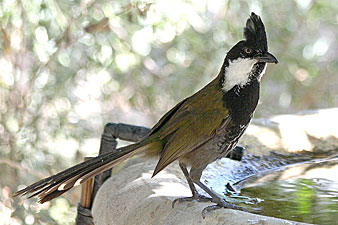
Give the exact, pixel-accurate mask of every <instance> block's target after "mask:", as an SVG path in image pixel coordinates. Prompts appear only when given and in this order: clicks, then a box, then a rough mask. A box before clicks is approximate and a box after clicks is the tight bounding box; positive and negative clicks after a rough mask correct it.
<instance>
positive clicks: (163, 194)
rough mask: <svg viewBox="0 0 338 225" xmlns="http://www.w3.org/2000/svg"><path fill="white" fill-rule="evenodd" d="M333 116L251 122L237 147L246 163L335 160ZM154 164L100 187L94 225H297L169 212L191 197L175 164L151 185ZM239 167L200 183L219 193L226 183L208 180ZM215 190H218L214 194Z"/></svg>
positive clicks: (196, 209)
mask: <svg viewBox="0 0 338 225" xmlns="http://www.w3.org/2000/svg"><path fill="white" fill-rule="evenodd" d="M337 115H338V109H337V108H336V109H326V110H318V111H316V112H308V113H301V114H297V115H281V116H276V117H272V118H270V119H260V120H255V121H253V123H252V125H250V127H249V129H248V131H247V133H246V135H245V136H244V137H243V138H242V140H241V144H242V145H244V146H245V147H246V154H249V155H250V157H252V156H259V160H258V162H260V161H262V162H263V161H264V156H268V155H271V154H270V153H271V152H272V151H274V152H277V153H282V154H283V155H287V154H298V153H299V154H300V155H301V154H303V152H304V151H305V152H311V154H312V153H316V151H318V152H332V153H333V154H336V152H337V149H338V141H337V140H338V129H337V127H338V121H337ZM156 163H157V159H153V160H142V159H140V158H135V159H131V160H129V161H128V162H127V163H126V165H124V167H123V169H120V170H119V171H118V173H116V174H114V175H113V176H112V177H111V178H110V179H108V180H107V181H106V182H105V184H104V185H103V186H102V187H101V189H100V190H99V192H98V194H97V196H96V199H95V201H94V204H93V209H92V214H93V217H94V221H95V224H96V225H101V224H102V225H103V224H105V225H106V224H111V225H115V224H116V225H131V224H140V225H142V224H144V225H150V224H154V225H161V224H163V225H164V224H165V225H171V224H184V225H195V224H234V225H236V224H302V223H298V222H292V221H287V220H281V219H277V218H272V217H265V216H260V215H255V214H251V213H246V212H241V211H235V210H230V209H220V210H216V211H213V212H210V213H207V214H206V218H205V219H203V218H202V214H201V212H202V210H203V208H204V207H206V206H208V205H210V203H197V202H189V203H177V204H176V205H175V208H172V207H171V204H172V201H173V200H174V199H175V198H177V197H186V196H191V193H190V190H189V188H188V185H187V184H186V181H185V179H184V177H183V175H182V172H181V171H180V170H179V167H178V165H177V163H173V164H172V165H170V166H168V167H167V168H166V169H165V170H163V171H161V173H159V174H158V175H157V176H155V177H154V178H152V179H151V178H150V177H151V174H152V172H153V169H154V168H155V165H156ZM240 167H241V163H238V162H233V161H231V160H229V159H221V160H219V161H217V162H215V163H214V164H212V165H211V166H209V167H208V168H207V169H206V170H205V172H204V173H203V177H202V181H205V180H208V181H209V180H210V182H209V183H208V185H209V186H211V187H213V189H214V190H216V191H222V190H224V184H225V183H224V182H226V181H223V180H222V179H214V180H216V181H217V182H218V183H217V182H214V181H213V178H214V177H220V176H219V175H220V174H222V175H224V174H226V173H227V172H226V171H231V170H236V169H238V168H240ZM242 167H243V163H242ZM220 168H221V169H220ZM225 176H226V175H225ZM206 177H207V178H206ZM230 177H231V176H230ZM217 186H218V187H221V190H217Z"/></svg>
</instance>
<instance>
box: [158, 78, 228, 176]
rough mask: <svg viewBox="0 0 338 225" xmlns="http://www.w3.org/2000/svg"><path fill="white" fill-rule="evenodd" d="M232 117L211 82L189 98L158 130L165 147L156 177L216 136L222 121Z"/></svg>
mask: <svg viewBox="0 0 338 225" xmlns="http://www.w3.org/2000/svg"><path fill="white" fill-rule="evenodd" d="M202 90H203V89H202ZM228 117H229V114H228V111H227V110H226V108H225V107H224V104H223V101H222V93H221V91H218V90H217V89H216V88H213V87H212V86H211V85H209V87H208V86H207V87H206V88H204V91H200V92H198V93H197V94H195V95H193V96H191V97H190V98H188V99H186V100H185V101H184V102H183V103H182V104H181V105H180V106H179V108H178V109H176V111H175V113H174V114H173V115H171V117H170V118H169V119H167V121H166V123H164V124H162V126H161V129H159V130H157V132H155V133H154V135H155V136H157V137H158V138H159V139H160V140H163V143H164V148H163V150H162V152H161V158H160V160H159V162H158V164H157V166H156V168H155V171H154V173H153V176H154V175H156V174H157V173H158V172H159V171H161V170H162V169H163V168H165V167H166V166H167V165H169V164H170V163H171V162H173V161H175V160H176V159H178V158H179V157H181V156H182V155H184V154H186V153H188V152H190V151H192V150H194V149H195V148H196V147H198V146H200V145H201V144H203V143H205V142H206V141H207V140H209V139H210V138H212V137H213V136H214V135H215V132H216V130H217V128H219V127H220V126H221V124H222V121H223V120H224V119H225V118H228Z"/></svg>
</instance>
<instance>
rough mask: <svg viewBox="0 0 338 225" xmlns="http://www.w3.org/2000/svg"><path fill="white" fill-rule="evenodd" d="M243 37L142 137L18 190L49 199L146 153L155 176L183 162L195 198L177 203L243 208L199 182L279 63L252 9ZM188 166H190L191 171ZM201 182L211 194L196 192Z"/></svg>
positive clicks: (239, 131)
mask: <svg viewBox="0 0 338 225" xmlns="http://www.w3.org/2000/svg"><path fill="white" fill-rule="evenodd" d="M244 37H245V39H244V40H242V41H239V42H238V43H237V44H236V45H235V46H233V47H232V48H231V49H230V51H229V52H228V53H227V55H226V57H225V59H224V63H223V65H222V67H221V70H220V72H219V74H218V76H217V77H216V78H215V79H214V80H212V81H211V82H210V83H209V84H207V85H206V86H205V87H204V88H202V89H201V90H200V91H198V92H197V93H195V94H194V95H192V96H190V97H188V98H186V99H184V100H183V101H181V102H180V103H178V104H177V105H176V106H175V107H174V108H172V109H171V110H170V111H169V112H167V113H166V114H165V115H164V116H163V117H162V118H161V119H160V120H159V121H158V123H157V124H155V126H154V127H153V128H152V129H151V131H150V132H149V134H148V136H147V137H145V138H144V139H143V140H142V141H140V142H138V143H135V144H131V145H129V146H126V147H122V148H120V149H118V151H117V152H111V153H107V154H104V155H100V156H97V157H95V158H93V159H90V160H88V161H85V162H83V163H80V164H77V165H75V166H73V167H71V168H69V169H66V170H64V171H62V172H60V173H58V174H56V175H53V176H50V177H47V178H45V179H43V180H40V181H38V182H36V183H34V184H32V185H30V186H28V187H26V188H24V189H22V190H19V191H18V192H16V193H15V194H14V196H18V195H26V194H31V195H30V196H29V197H30V198H31V197H34V196H36V197H38V198H39V202H40V203H43V202H46V201H50V200H52V199H54V198H56V197H58V196H59V195H61V194H63V193H65V192H66V191H68V190H70V189H71V188H72V187H74V186H76V185H79V184H81V183H83V182H85V181H86V180H88V179H89V178H91V177H93V176H95V175H97V174H99V173H101V172H103V171H105V170H107V169H109V168H111V167H113V166H115V165H117V164H119V163H121V162H123V161H125V160H126V159H129V158H131V157H133V156H134V155H139V154H142V155H144V156H146V157H158V158H159V161H158V163H157V165H156V167H155V170H154V172H153V176H155V175H156V174H157V173H159V172H160V171H161V170H163V169H164V168H165V167H166V166H168V165H169V164H171V163H172V162H174V161H176V160H178V161H179V166H180V168H181V169H182V171H183V174H184V176H185V178H186V179H187V182H188V184H189V187H190V189H191V192H192V197H188V198H181V199H178V200H175V201H174V203H175V202H177V201H179V202H182V201H191V200H197V201H206V200H208V201H211V202H213V203H216V205H213V206H209V207H207V208H206V211H210V210H212V209H217V208H223V207H225V208H233V209H240V207H238V206H236V205H234V204H232V203H229V202H226V201H225V200H224V199H223V198H221V197H220V196H219V195H217V194H216V193H215V192H213V191H212V190H211V189H210V188H209V187H207V186H206V185H205V184H203V183H202V182H201V181H200V178H201V175H202V172H203V170H204V169H205V168H206V167H207V165H208V164H210V163H212V162H214V161H215V160H217V159H219V158H222V157H224V156H226V155H227V154H228V153H229V152H230V151H231V150H232V149H233V148H234V147H235V145H236V144H237V142H238V140H239V139H240V137H241V136H242V135H243V133H244V131H245V130H246V128H247V127H248V125H249V123H250V121H251V119H252V117H253V113H254V111H255V109H256V106H257V103H258V99H259V87H260V80H261V77H262V76H263V74H264V72H265V68H266V64H267V63H278V61H277V59H276V58H275V57H274V56H273V55H272V54H271V53H269V52H268V43H267V38H266V33H265V28H264V24H263V22H262V20H261V18H260V17H259V16H257V15H256V14H255V13H251V16H250V18H249V19H248V20H247V22H246V26H245V28H244ZM187 168H190V170H189V171H188V169H187ZM195 185H197V186H199V187H200V188H201V189H203V190H204V191H205V192H206V193H208V194H209V195H210V197H205V196H203V195H200V194H199V193H198V192H197V189H196V187H195Z"/></svg>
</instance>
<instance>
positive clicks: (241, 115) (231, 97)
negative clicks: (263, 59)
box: [220, 63, 265, 125]
mask: <svg viewBox="0 0 338 225" xmlns="http://www.w3.org/2000/svg"><path fill="white" fill-rule="evenodd" d="M264 67H265V63H257V64H256V65H255V66H254V68H253V70H252V72H251V74H250V81H249V82H248V83H247V84H246V85H244V86H242V87H240V86H239V85H235V86H234V87H233V88H232V89H230V90H229V91H227V92H225V93H224V94H223V104H224V106H225V107H226V108H227V109H228V110H229V113H230V116H231V118H232V120H233V122H234V123H235V124H238V125H246V124H248V123H249V122H250V120H251V118H252V116H253V113H254V111H255V109H256V107H257V104H258V100H259V88H260V84H259V76H260V74H261V73H262V71H263V70H264ZM223 79H224V78H223ZM222 82H223V81H222V80H221V82H220V83H222Z"/></svg>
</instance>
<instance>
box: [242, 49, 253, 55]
mask: <svg viewBox="0 0 338 225" xmlns="http://www.w3.org/2000/svg"><path fill="white" fill-rule="evenodd" d="M244 52H245V53H246V54H250V53H251V52H252V50H251V49H250V48H244Z"/></svg>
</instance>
